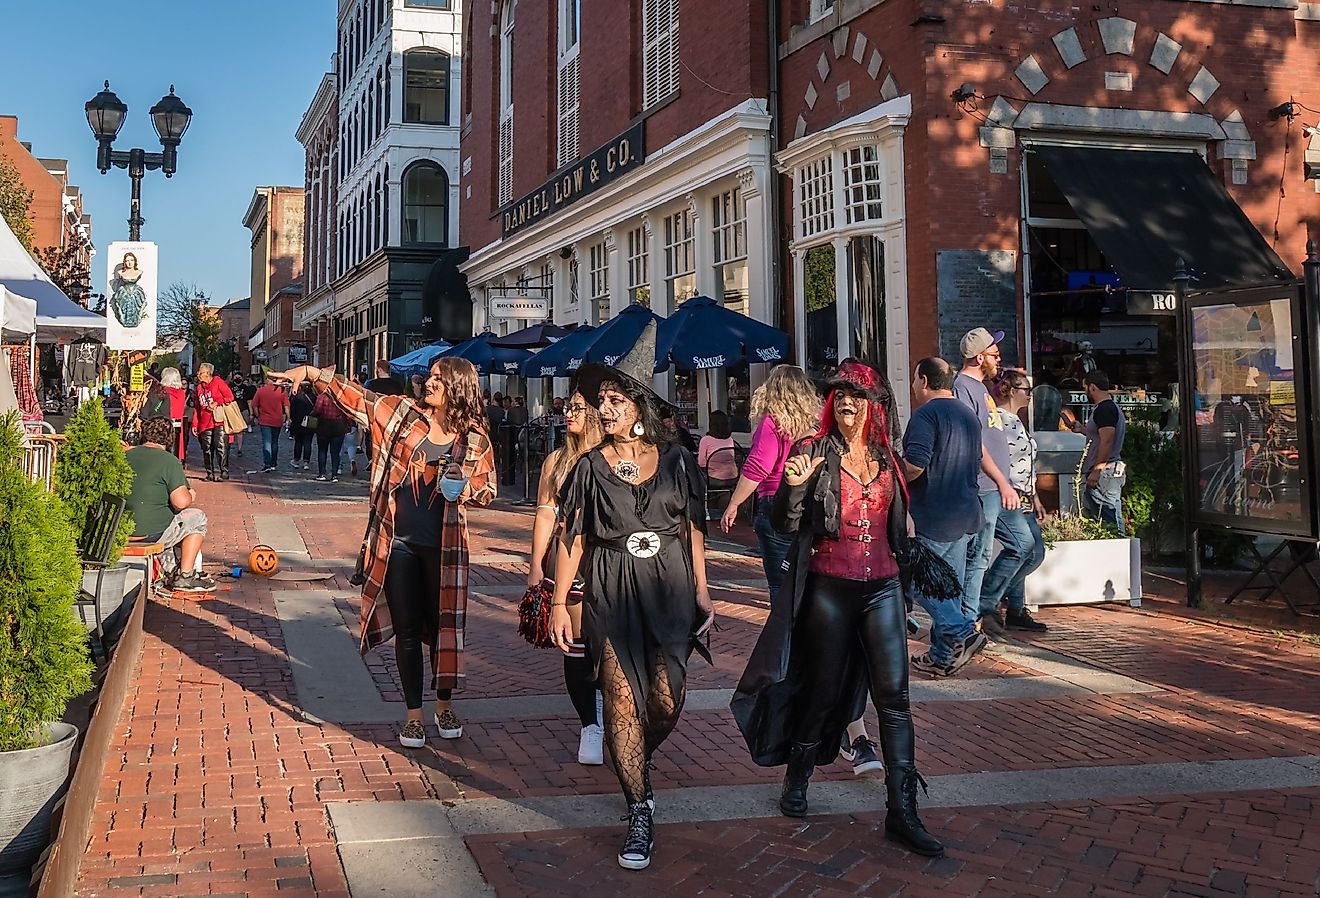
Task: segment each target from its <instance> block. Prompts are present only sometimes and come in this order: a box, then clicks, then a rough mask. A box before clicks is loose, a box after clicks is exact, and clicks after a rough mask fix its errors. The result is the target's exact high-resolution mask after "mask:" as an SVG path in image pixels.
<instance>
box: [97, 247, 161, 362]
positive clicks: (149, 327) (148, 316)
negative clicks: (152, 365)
mask: <svg viewBox="0 0 1320 898" xmlns="http://www.w3.org/2000/svg"><path fill="white" fill-rule="evenodd" d="M106 257H107V259H106V291H105V296H106V301H105V305H106V314H105V322H106V328H105V345H106V346H108V347H109V348H111V349H153V348H155V346H156V270H157V269H156V244H154V243H146V242H143V241H128V240H120V241H118V242H115V243H112V244H110V246H109V247H107V248H106Z"/></svg>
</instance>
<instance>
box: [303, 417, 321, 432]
mask: <svg viewBox="0 0 1320 898" xmlns="http://www.w3.org/2000/svg"><path fill="white" fill-rule="evenodd" d="M320 426H321V419H320V418H318V417H316V415H303V419H302V424H301V427H302V429H303V430H316V428H318V427H320Z"/></svg>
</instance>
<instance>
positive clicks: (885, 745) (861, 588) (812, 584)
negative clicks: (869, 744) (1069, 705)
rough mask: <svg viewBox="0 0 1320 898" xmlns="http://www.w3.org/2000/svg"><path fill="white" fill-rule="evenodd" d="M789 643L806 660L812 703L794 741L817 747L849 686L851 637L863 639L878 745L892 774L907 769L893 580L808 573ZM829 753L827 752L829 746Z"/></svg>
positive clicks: (907, 710)
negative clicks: (876, 716)
mask: <svg viewBox="0 0 1320 898" xmlns="http://www.w3.org/2000/svg"><path fill="white" fill-rule="evenodd" d="M794 638H795V640H796V641H797V643H798V646H799V647H800V648H801V649H802V657H804V658H806V659H808V662H807V663H808V670H807V676H808V677H810V683H811V686H810V691H809V692H808V695H810V696H811V701H810V705H809V706H808V707H807V708H805V709H803V710H804V713H802V714H801V715H800V716H799V717H798V722H797V726H796V727H795V728H794V733H793V738H794V741H796V742H800V743H813V744H814V743H816V742H819V741H820V739H821V738H822V736H823V733H822V730H823V729H824V727H825V724H826V721H827V719H828V718H829V717H830V713H831V711H833V710H834V708H835V707H836V706H837V705H838V704H839V702H840V701H841V700H842V698H843V696H844V695H845V694H847V693H848V692H849V691H850V687H851V685H852V684H849V683H845V682H843V680H844V660H845V657H846V655H847V653H846V652H843V651H840V647H841V646H844V645H846V644H847V643H848V641H849V640H850V639H859V640H861V649H862V652H863V657H864V659H865V665H866V670H867V674H868V675H869V677H870V686H871V700H872V701H873V702H874V703H875V707H876V710H877V711H879V712H880V748H881V751H882V752H883V754H884V760H885V766H886V767H887V768H889V769H890V770H895V769H898V768H900V767H911V766H912V765H913V756H914V754H915V746H914V741H915V740H914V738H913V733H912V709H911V706H910V705H909V704H908V654H907V606H906V605H905V603H904V601H903V591H902V589H901V588H900V586H899V582H898V578H897V577H891V578H889V579H887V580H873V581H870V582H860V581H857V580H843V579H840V578H837V577H825V576H821V575H819V574H811V575H810V576H809V578H808V580H807V587H806V594H805V596H804V598H803V605H802V610H801V611H800V612H799V613H798V620H797V627H796V630H795V631H794ZM827 750H828V749H827Z"/></svg>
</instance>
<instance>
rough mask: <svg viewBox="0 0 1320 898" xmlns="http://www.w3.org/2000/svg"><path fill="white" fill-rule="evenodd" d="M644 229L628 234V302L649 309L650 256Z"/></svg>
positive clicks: (635, 229)
mask: <svg viewBox="0 0 1320 898" xmlns="http://www.w3.org/2000/svg"><path fill="white" fill-rule="evenodd" d="M649 243H650V241H649V240H648V239H647V236H646V229H645V228H633V229H632V230H630V231H629V232H628V302H630V303H637V304H638V305H643V306H646V307H647V308H650V307H651V264H650V263H651V254H650V248H649V246H648V244H649Z"/></svg>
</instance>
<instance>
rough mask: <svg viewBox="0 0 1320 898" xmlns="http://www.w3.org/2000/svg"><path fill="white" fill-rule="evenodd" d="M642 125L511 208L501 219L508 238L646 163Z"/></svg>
mask: <svg viewBox="0 0 1320 898" xmlns="http://www.w3.org/2000/svg"><path fill="white" fill-rule="evenodd" d="M642 124H643V123H642V122H638V123H637V124H635V125H633V126H632V127H631V128H629V129H628V130H627V131H624V132H623V133H622V134H620V135H619V136H618V137H616V138H614V139H613V140H611V141H610V142H609V143H607V144H605V146H603V147H600V148H599V149H597V150H596V151H595V152H593V153H591V154H589V155H587V156H585V157H583V158H582V159H581V160H580V161H579V162H578V163H577V164H576V165H573V166H572V167H570V168H567V169H565V170H564V171H561V172H559V173H558V174H557V175H555V176H554V177H552V178H551V179H550V180H548V181H546V182H545V183H544V184H542V185H541V186H540V187H538V188H536V189H535V190H533V191H532V192H531V193H529V194H527V195H526V196H525V197H523V198H522V199H520V200H517V201H516V202H514V203H512V204H510V205H509V206H508V207H507V208H506V209H505V210H504V212H503V214H502V215H501V216H500V219H501V222H502V223H503V226H504V236H505V237H511V236H513V235H514V234H516V233H518V232H519V231H521V230H522V229H523V228H525V227H528V226H529V225H532V224H535V223H536V222H538V221H541V220H542V219H544V218H548V217H550V216H551V215H553V214H554V213H556V212H558V211H559V210H560V209H563V208H564V207H565V206H569V205H571V204H573V203H576V202H577V201H578V200H580V199H582V198H583V197H584V196H588V195H590V194H592V193H594V192H595V191H597V190H599V189H600V188H602V187H604V186H605V185H606V184H608V183H610V182H611V181H613V180H614V179H615V178H617V177H619V176H621V175H623V174H626V173H627V172H630V171H632V170H633V169H634V168H636V167H637V166H639V165H641V164H642V163H643V162H645V161H646V144H645V142H644V140H643V131H642Z"/></svg>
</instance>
